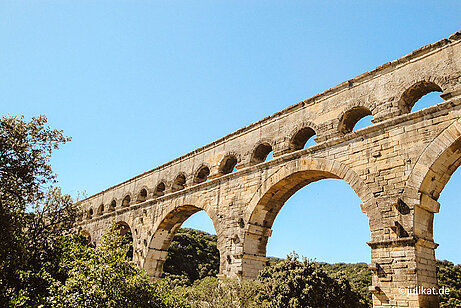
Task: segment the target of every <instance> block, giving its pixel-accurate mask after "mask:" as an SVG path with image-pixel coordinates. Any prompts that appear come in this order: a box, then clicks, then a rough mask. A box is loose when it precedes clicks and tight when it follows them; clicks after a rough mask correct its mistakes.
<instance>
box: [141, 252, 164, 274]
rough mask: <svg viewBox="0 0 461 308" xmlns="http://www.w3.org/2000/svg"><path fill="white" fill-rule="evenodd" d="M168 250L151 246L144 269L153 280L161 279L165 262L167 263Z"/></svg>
mask: <svg viewBox="0 0 461 308" xmlns="http://www.w3.org/2000/svg"><path fill="white" fill-rule="evenodd" d="M167 255H168V250H160V249H155V248H151V247H149V253H148V257H147V258H146V260H145V261H144V270H145V271H146V272H147V274H148V275H149V278H150V279H151V280H158V279H160V277H161V275H162V272H163V263H165V260H166V257H167Z"/></svg>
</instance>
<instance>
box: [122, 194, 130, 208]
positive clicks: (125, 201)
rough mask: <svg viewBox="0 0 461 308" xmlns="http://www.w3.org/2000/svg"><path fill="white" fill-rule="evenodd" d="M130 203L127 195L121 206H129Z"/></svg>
mask: <svg viewBox="0 0 461 308" xmlns="http://www.w3.org/2000/svg"><path fill="white" fill-rule="evenodd" d="M130 202H131V197H130V195H127V196H126V197H125V198H123V202H122V206H129V205H130Z"/></svg>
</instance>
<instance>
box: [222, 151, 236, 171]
mask: <svg viewBox="0 0 461 308" xmlns="http://www.w3.org/2000/svg"><path fill="white" fill-rule="evenodd" d="M236 165H237V158H236V157H235V156H234V155H228V156H226V157H224V159H223V160H222V162H221V164H220V167H219V171H220V173H221V174H229V173H232V172H234V170H235V166H236Z"/></svg>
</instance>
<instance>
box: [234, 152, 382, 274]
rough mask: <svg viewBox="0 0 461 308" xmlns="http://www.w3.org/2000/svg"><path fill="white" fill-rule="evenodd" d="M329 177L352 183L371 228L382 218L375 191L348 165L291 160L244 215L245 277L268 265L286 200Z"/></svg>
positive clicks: (251, 201) (314, 160)
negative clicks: (271, 240) (268, 247)
mask: <svg viewBox="0 0 461 308" xmlns="http://www.w3.org/2000/svg"><path fill="white" fill-rule="evenodd" d="M327 178H332V179H342V180H344V181H345V182H346V183H348V184H349V186H350V187H351V188H352V189H353V190H354V192H355V193H356V194H357V196H358V197H359V198H360V199H361V200H362V202H363V204H362V205H361V207H362V212H364V213H365V214H367V216H368V218H369V225H370V229H371V228H372V225H374V224H375V223H376V221H378V220H379V215H380V214H379V211H378V208H377V204H376V201H375V199H374V197H373V194H372V192H371V190H370V189H369V188H368V187H367V185H366V184H365V183H364V182H363V180H362V179H361V178H360V177H359V176H358V175H357V174H356V173H355V172H354V171H353V170H352V169H351V168H349V167H348V166H346V165H344V164H342V163H340V162H337V161H333V160H328V159H317V158H308V157H303V158H299V159H296V160H292V161H290V162H287V163H286V164H285V165H284V166H282V167H280V168H279V169H278V170H276V171H275V172H274V173H272V174H271V175H270V176H269V177H268V178H267V179H266V180H265V181H264V182H263V183H262V184H261V186H260V187H259V189H258V190H257V191H256V192H255V194H254V195H253V197H252V198H251V200H250V202H249V205H248V209H247V211H246V212H245V214H244V221H245V223H246V225H245V235H244V243H243V258H244V260H243V272H242V275H243V276H244V277H250V278H253V277H255V276H256V275H257V273H258V271H259V270H260V269H261V268H262V267H264V265H265V262H266V245H267V241H268V238H269V237H270V235H271V233H272V230H271V227H272V224H273V222H274V220H275V217H276V216H277V214H278V213H279V211H280V210H281V208H282V207H283V205H284V204H285V202H286V201H287V200H288V199H289V198H290V197H291V196H292V195H293V194H295V193H296V192H297V191H298V190H300V189H301V188H303V187H304V186H306V185H308V184H309V183H312V182H315V181H318V180H321V179H327ZM371 217H372V218H371Z"/></svg>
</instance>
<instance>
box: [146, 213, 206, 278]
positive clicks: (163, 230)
mask: <svg viewBox="0 0 461 308" xmlns="http://www.w3.org/2000/svg"><path fill="white" fill-rule="evenodd" d="M201 211H202V209H200V208H198V207H196V206H193V205H184V206H180V207H178V208H175V209H174V210H173V211H171V212H170V213H169V214H167V215H166V216H165V218H164V219H163V221H162V222H161V223H160V225H159V227H158V228H157V230H156V231H155V233H154V235H153V236H152V237H151V239H150V242H149V245H148V247H149V251H148V255H147V256H146V261H145V263H144V269H145V270H146V271H147V273H148V275H149V276H151V277H160V274H161V273H162V271H163V264H164V260H165V259H163V258H158V257H157V255H158V254H159V253H165V252H167V251H168V249H169V248H170V244H171V242H172V240H173V237H174V236H175V234H176V232H177V231H178V230H179V229H180V227H181V226H182V224H183V223H184V222H185V221H186V220H187V219H189V218H190V217H191V216H192V215H194V214H195V213H198V212H201ZM185 266H187V264H186V265H185Z"/></svg>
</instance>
